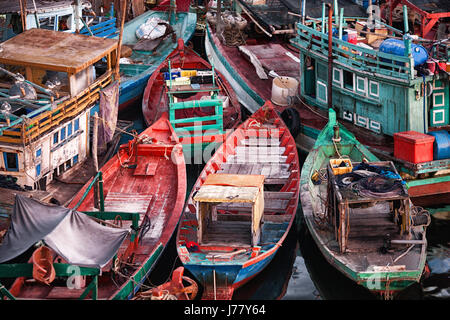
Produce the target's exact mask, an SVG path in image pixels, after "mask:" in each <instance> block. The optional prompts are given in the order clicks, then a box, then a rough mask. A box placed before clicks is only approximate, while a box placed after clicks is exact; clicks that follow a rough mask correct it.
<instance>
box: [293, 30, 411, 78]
mask: <svg viewBox="0 0 450 320" xmlns="http://www.w3.org/2000/svg"><path fill="white" fill-rule="evenodd" d="M297 28H298V36H297V37H296V38H295V39H293V40H292V44H293V45H294V46H296V47H298V48H299V49H302V50H304V51H308V52H309V53H313V54H316V55H318V56H323V58H324V59H328V57H327V55H328V34H327V33H322V32H321V31H317V30H315V29H313V28H311V27H308V26H306V25H303V24H301V23H298V24H297ZM309 53H308V54H309ZM332 53H333V58H334V61H333V63H340V64H342V65H345V66H347V67H353V68H355V69H358V71H363V72H364V71H365V72H369V73H371V74H375V75H380V76H387V77H391V78H393V79H398V80H404V81H409V80H411V79H413V78H414V60H413V59H412V58H409V57H406V56H399V55H393V54H388V53H384V52H380V51H376V50H372V49H367V48H363V47H360V46H357V45H354V44H352V43H349V42H347V41H343V40H339V39H338V38H335V37H333V47H332Z"/></svg>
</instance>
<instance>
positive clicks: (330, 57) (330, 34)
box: [327, 3, 333, 109]
mask: <svg viewBox="0 0 450 320" xmlns="http://www.w3.org/2000/svg"><path fill="white" fill-rule="evenodd" d="M327 6H328V87H327V91H328V92H327V101H328V109H331V108H333V101H332V100H333V99H332V95H333V93H332V92H333V81H332V76H333V73H332V72H333V6H332V5H331V4H330V3H327Z"/></svg>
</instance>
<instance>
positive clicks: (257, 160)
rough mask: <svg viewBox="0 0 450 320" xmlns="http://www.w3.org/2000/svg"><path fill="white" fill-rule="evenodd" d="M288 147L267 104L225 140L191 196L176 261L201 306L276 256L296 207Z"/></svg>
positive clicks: (227, 294)
mask: <svg viewBox="0 0 450 320" xmlns="http://www.w3.org/2000/svg"><path fill="white" fill-rule="evenodd" d="M299 178H300V170H299V159H298V154H297V149H296V144H295V141H294V139H293V137H292V135H291V134H290V132H289V130H288V128H287V127H286V125H285V123H284V122H283V120H282V119H281V118H280V117H279V116H278V114H277V113H276V111H275V110H274V107H273V105H272V103H271V102H270V101H268V102H267V103H266V104H265V105H264V106H263V107H261V108H260V109H259V110H258V111H257V112H256V113H254V114H253V115H252V117H250V118H248V119H247V120H246V121H245V122H244V123H242V124H241V125H240V126H239V127H238V128H237V129H236V130H235V131H234V132H233V133H231V134H230V135H228V136H227V139H226V141H225V142H224V143H223V144H222V145H221V146H220V148H219V149H218V150H217V151H216V153H215V154H214V155H213V157H212V158H211V159H210V160H209V161H208V163H207V164H206V165H205V167H204V169H203V171H202V172H201V174H200V176H199V178H198V180H197V182H196V183H195V185H194V186H193V188H192V191H191V194H190V196H189V199H188V201H187V203H186V207H185V209H184V213H183V216H182V219H181V222H180V225H179V227H178V233H177V250H178V255H179V257H180V259H181V261H182V262H183V265H184V267H185V268H187V269H188V270H189V271H190V272H191V273H192V274H193V275H194V276H195V278H196V280H197V281H198V282H199V283H200V284H201V285H202V286H203V289H204V291H203V297H202V298H203V299H231V297H232V295H233V291H234V290H235V289H236V288H238V287H240V286H241V285H242V284H244V283H246V282H247V281H248V280H250V279H251V278H253V277H254V276H255V275H256V274H258V273H259V272H260V271H261V270H263V269H264V268H265V266H266V265H267V264H268V263H269V262H270V261H271V259H272V258H273V257H274V256H275V253H276V252H277V250H278V248H279V247H280V246H281V245H282V244H283V242H284V240H285V238H286V236H287V234H288V232H289V230H290V228H291V226H292V224H293V221H294V218H295V214H296V211H297V205H298V200H299Z"/></svg>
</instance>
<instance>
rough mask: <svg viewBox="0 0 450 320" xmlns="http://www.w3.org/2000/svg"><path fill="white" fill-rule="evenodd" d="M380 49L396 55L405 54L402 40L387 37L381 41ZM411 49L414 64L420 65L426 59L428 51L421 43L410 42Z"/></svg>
mask: <svg viewBox="0 0 450 320" xmlns="http://www.w3.org/2000/svg"><path fill="white" fill-rule="evenodd" d="M380 51H381V52H384V53H389V54H394V55H397V56H405V43H404V42H403V40H399V39H392V38H389V39H386V40H384V41H383V42H382V43H381V45H380ZM411 51H412V52H411V53H412V56H413V58H414V65H415V66H420V65H421V64H424V63H425V62H426V61H427V60H428V52H427V50H426V49H425V48H424V47H422V46H421V45H418V44H411Z"/></svg>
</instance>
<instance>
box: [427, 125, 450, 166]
mask: <svg viewBox="0 0 450 320" xmlns="http://www.w3.org/2000/svg"><path fill="white" fill-rule="evenodd" d="M428 134H429V135H430V136H434V138H435V139H434V143H433V159H434V160H442V159H450V134H449V133H448V132H447V131H432V132H428Z"/></svg>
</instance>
